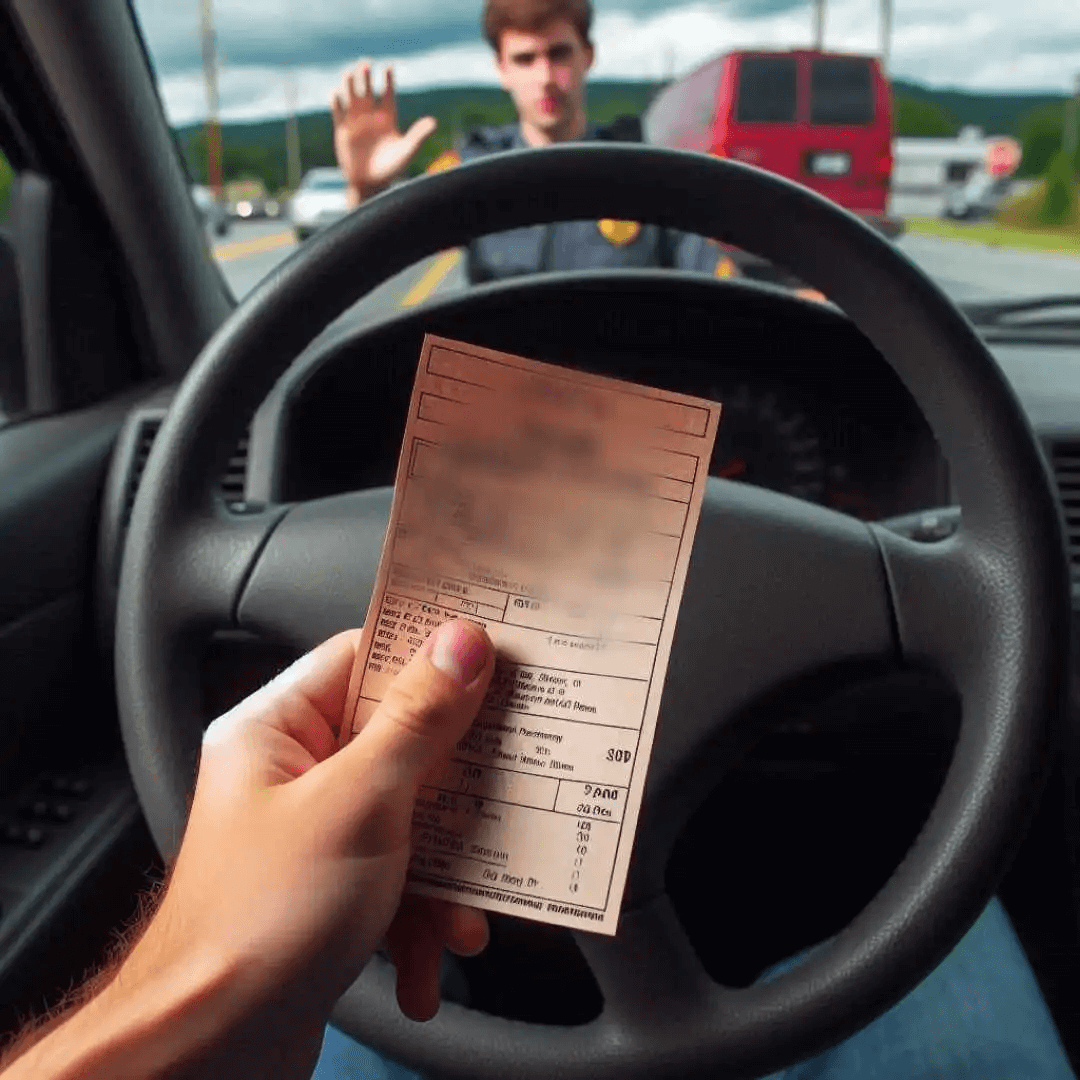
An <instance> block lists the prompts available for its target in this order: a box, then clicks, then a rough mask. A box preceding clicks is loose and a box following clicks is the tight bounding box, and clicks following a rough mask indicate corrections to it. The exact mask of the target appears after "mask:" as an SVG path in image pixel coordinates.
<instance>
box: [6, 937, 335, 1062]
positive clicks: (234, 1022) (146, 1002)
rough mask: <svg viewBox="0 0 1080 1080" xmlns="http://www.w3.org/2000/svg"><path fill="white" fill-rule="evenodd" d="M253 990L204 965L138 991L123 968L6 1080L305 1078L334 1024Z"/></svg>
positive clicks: (195, 961) (237, 977)
mask: <svg viewBox="0 0 1080 1080" xmlns="http://www.w3.org/2000/svg"><path fill="white" fill-rule="evenodd" d="M249 991H250V988H249V987H247V986H246V985H245V980H244V979H243V977H242V976H240V975H238V973H232V972H227V971H220V970H217V969H216V968H215V966H214V965H212V964H208V963H206V962H205V961H200V960H198V959H197V958H193V961H192V963H190V964H188V965H185V967H184V969H183V970H176V971H173V972H170V973H168V974H166V973H164V972H163V973H162V975H161V977H159V978H157V979H152V980H141V981H139V982H138V983H133V984H130V985H129V984H126V983H125V981H124V976H123V972H122V971H121V972H120V974H119V976H118V977H117V978H116V979H114V980H113V982H112V983H110V984H109V985H108V986H107V987H105V989H103V990H102V991H101V993H99V994H98V995H97V996H96V997H94V998H93V1000H91V1001H90V1002H88V1003H87V1004H86V1005H85V1006H83V1008H81V1009H79V1010H78V1011H77V1012H75V1013H74V1014H72V1015H70V1016H69V1017H68V1018H67V1019H66V1020H64V1022H63V1023H62V1024H61V1025H60V1026H59V1027H57V1028H55V1030H53V1031H51V1033H50V1034H48V1035H47V1036H46V1037H45V1038H43V1039H42V1040H41V1041H40V1042H37V1043H36V1044H35V1045H34V1046H32V1047H31V1048H30V1049H29V1050H27V1051H26V1052H25V1053H24V1054H23V1055H22V1056H21V1057H19V1058H18V1059H17V1060H15V1062H14V1064H12V1065H11V1066H10V1067H9V1068H8V1069H7V1070H5V1071H4V1073H3V1077H4V1080H30V1078H33V1080H121V1078H124V1080H147V1078H151V1077H153V1078H163V1080H164V1078H168V1080H204V1078H206V1080H209V1078H211V1077H220V1076H228V1077H230V1078H231V1080H248V1078H250V1080H256V1078H259V1080H262V1078H265V1077H269V1076H272V1077H274V1078H275V1080H279V1078H280V1080H293V1078H295V1080H307V1078H308V1077H310V1075H311V1071H312V1069H313V1068H314V1065H315V1061H316V1058H317V1057H318V1053H319V1048H320V1045H321V1041H322V1033H323V1028H324V1026H325V1022H326V1017H325V1016H321V1015H318V1016H312V1015H311V1014H310V1011H309V1010H304V1009H302V1008H296V1006H295V1003H294V1002H293V1001H291V1000H290V999H288V998H287V997H283V998H280V999H277V1000H252V998H251V997H250V996H249ZM305 1012H307V1015H304V1013H305Z"/></svg>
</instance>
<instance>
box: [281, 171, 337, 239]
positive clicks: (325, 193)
mask: <svg viewBox="0 0 1080 1080" xmlns="http://www.w3.org/2000/svg"><path fill="white" fill-rule="evenodd" d="M348 212H349V202H348V195H347V190H346V184H345V175H344V173H342V171H341V170H340V169H336V168H319V169H309V170H308V172H307V173H305V174H304V178H303V180H301V181H300V186H299V187H298V188H297V189H296V194H295V195H293V197H292V200H291V202H290V204H289V217H290V218H291V219H292V223H293V228H294V229H295V230H296V238H297V239H298V240H306V239H307V238H308V237H309V236H311V235H312V234H313V233H316V232H318V231H319V230H320V229H325V228H326V227H327V226H328V225H333V224H334V222H335V221H340V220H341V219H342V218H343V217H344V216H345V215H346V214H347V213H348Z"/></svg>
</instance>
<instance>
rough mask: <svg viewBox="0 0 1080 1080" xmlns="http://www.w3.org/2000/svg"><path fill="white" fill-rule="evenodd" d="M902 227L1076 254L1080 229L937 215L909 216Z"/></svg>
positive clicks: (950, 237)
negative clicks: (967, 220)
mask: <svg viewBox="0 0 1080 1080" xmlns="http://www.w3.org/2000/svg"><path fill="white" fill-rule="evenodd" d="M906 228H907V231H908V232H913V233H922V234H923V235H925V236H940V237H943V238H945V239H947V240H963V241H966V242H967V243H969V244H986V245H987V246H989V247H1002V248H1019V249H1023V250H1027V251H1052V252H1056V253H1057V254H1059V255H1076V256H1080V232H1078V231H1077V230H1075V229H1068V228H1064V229H1024V228H1019V227H1017V226H1015V225H1004V224H1001V223H1000V222H997V221H980V222H976V223H973V224H970V225H968V224H965V223H964V222H962V221H943V220H940V219H938V218H912V219H909V220H908V222H907V224H906Z"/></svg>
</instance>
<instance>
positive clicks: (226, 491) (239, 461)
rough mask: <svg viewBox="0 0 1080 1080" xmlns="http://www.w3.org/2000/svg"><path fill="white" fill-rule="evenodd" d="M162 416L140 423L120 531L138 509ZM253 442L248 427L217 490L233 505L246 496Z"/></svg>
mask: <svg viewBox="0 0 1080 1080" xmlns="http://www.w3.org/2000/svg"><path fill="white" fill-rule="evenodd" d="M163 420H164V417H163V416H144V417H143V418H142V419H141V420H139V421H138V424H139V428H138V432H137V433H136V435H135V449H134V451H133V453H132V455H131V464H130V466H129V467H128V477H127V486H126V489H125V491H124V509H123V515H122V518H121V528H122V529H123V530H125V531H126V530H127V527H128V525H129V524H130V522H131V511H132V508H133V507H134V506H135V494H136V492H137V491H138V490H139V483H140V482H141V481H142V475H143V472H144V471H145V469H146V462H147V460H148V459H149V457H150V449H151V447H152V446H153V445H154V439H155V438H156V437H157V433H158V431H160V430H161V424H162V421H163ZM250 440H251V424H250V423H249V424H248V426H247V429H246V430H245V432H244V434H243V435H242V436H241V437H240V441H239V442H238V443H237V444H236V451H235V453H234V454H233V455H232V457H230V458H229V463H228V465H227V466H226V467H225V472H224V474H223V475H222V477H221V483H220V485H219V488H218V490H219V491H220V492H221V494H222V495H223V496H224V498H225V501H226V502H227V503H229V504H230V505H232V504H234V503H242V502H243V501H244V492H245V490H246V488H247V462H248V446H249V444H250Z"/></svg>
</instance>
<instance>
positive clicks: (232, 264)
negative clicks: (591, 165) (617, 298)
mask: <svg viewBox="0 0 1080 1080" xmlns="http://www.w3.org/2000/svg"><path fill="white" fill-rule="evenodd" d="M213 246H214V249H215V256H216V258H217V259H218V262H219V264H220V266H221V269H222V272H223V273H224V275H225V279H226V281H228V283H229V285H230V287H231V288H232V290H233V292H234V293H235V295H236V296H237V298H238V299H242V298H243V297H244V296H246V295H247V293H248V292H249V291H250V290H251V289H253V288H254V287H255V285H257V284H258V283H259V281H261V280H262V279H263V278H264V277H265V276H266V275H267V274H268V273H269V272H270V271H271V270H273V269H274V267H275V266H278V265H280V264H281V263H282V262H283V261H284V260H285V259H287V258H288V257H289V256H290V255H291V254H293V252H295V251H296V250H297V247H298V245H297V244H296V242H295V240H294V239H293V237H292V233H291V231H289V229H288V228H287V226H286V225H285V224H284V223H282V222H275V221H258V222H244V223H240V224H237V225H235V226H233V228H232V230H231V231H230V233H229V235H228V236H227V237H225V238H213ZM897 246H898V247H899V248H900V250H901V251H903V252H904V253H905V254H906V255H907V256H908V257H909V258H910V259H912V260H913V261H914V262H915V263H916V264H917V265H918V266H920V267H921V268H922V269H923V270H924V271H925V272H926V273H927V274H928V275H929V276H930V277H931V278H933V279H934V281H936V282H937V283H938V285H939V286H941V288H942V289H943V290H944V291H945V292H946V293H947V294H948V295H949V296H950V297H952V298H953V299H954V300H956V301H958V302H963V301H969V300H989V299H1001V298H1011V297H1017V298H1019V297H1027V296H1039V295H1045V294H1047V293H1073V294H1077V295H1080V257H1077V258H1074V257H1071V256H1066V255H1050V254H1043V253H1041V252H1030V251H1009V250H1005V249H1002V248H990V247H987V246H985V245H983V244H968V243H961V242H958V241H953V240H942V239H940V238H937V237H932V236H917V235H914V234H911V235H905V236H902V237H901V238H900V239H899V241H898V242H897ZM464 280H465V279H464V275H463V272H462V267H461V265H460V260H459V259H458V257H457V254H456V253H455V252H444V253H442V254H441V255H436V256H433V257H432V258H430V259H426V260H424V261H423V262H421V263H419V264H417V265H416V266H413V267H410V268H409V269H407V270H404V271H402V272H401V273H400V274H397V275H396V276H395V277H392V278H390V280H388V281H386V282H384V283H383V284H382V285H380V286H379V287H378V288H377V289H376V290H375V291H374V292H372V293H370V294H369V295H368V296H366V297H365V298H364V299H363V300H361V301H360V302H359V303H358V304H357V305H356V306H355V307H353V308H352V309H351V310H350V311H349V312H347V313H346V314H345V315H344V316H343V317H342V319H343V321H344V320H347V321H349V322H353V321H354V320H357V319H360V320H366V319H369V318H376V317H378V316H380V315H383V314H388V313H390V312H391V311H393V310H395V309H398V308H407V307H411V306H414V305H415V304H418V303H422V302H423V301H424V300H426V299H428V298H429V297H431V296H435V295H439V294H445V293H447V292H451V291H455V290H457V289H460V288H462V287H463V286H464Z"/></svg>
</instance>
